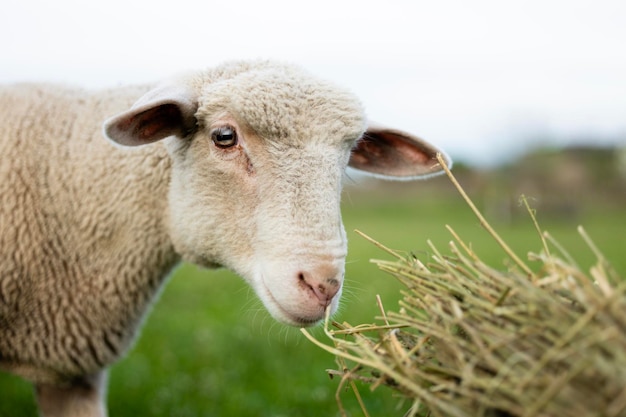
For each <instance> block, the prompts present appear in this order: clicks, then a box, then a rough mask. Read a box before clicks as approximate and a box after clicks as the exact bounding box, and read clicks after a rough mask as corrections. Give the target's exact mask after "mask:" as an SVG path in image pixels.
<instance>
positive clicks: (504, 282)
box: [302, 160, 626, 417]
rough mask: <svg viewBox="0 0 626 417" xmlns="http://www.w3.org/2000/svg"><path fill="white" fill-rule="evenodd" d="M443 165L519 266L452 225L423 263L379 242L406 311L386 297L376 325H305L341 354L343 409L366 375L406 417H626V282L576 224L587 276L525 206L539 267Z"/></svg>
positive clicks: (325, 346) (383, 264)
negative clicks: (501, 263) (589, 257)
mask: <svg viewBox="0 0 626 417" xmlns="http://www.w3.org/2000/svg"><path fill="white" fill-rule="evenodd" d="M440 162H441V163H442V164H443V161H442V160H440ZM447 172H448V175H449V177H450V178H451V180H452V181H453V182H454V183H455V185H456V186H457V188H458V189H459V191H460V192H461V194H462V195H463V197H464V198H465V199H466V201H467V202H468V204H469V205H470V207H471V209H472V210H474V212H475V213H476V214H477V216H478V218H479V220H480V222H481V224H482V225H483V226H484V227H485V228H486V229H487V230H488V231H489V233H490V234H491V235H492V236H493V237H494V238H495V239H496V241H498V243H499V244H500V246H502V248H503V249H504V250H505V252H506V253H507V256H508V258H509V259H510V261H511V262H510V263H511V265H512V266H511V267H510V268H509V269H508V270H501V269H497V268H493V267H491V266H489V265H486V264H485V263H484V262H483V261H481V259H480V258H479V257H478V256H477V255H476V254H475V253H474V252H473V251H472V249H471V248H470V246H469V245H467V244H466V243H465V242H464V241H463V240H462V239H461V237H459V236H458V235H457V234H456V233H455V232H454V231H453V229H451V228H450V227H448V230H449V232H450V233H451V234H452V237H453V241H452V242H451V243H450V247H449V253H448V254H445V255H444V254H442V253H441V252H440V251H439V250H438V248H436V247H435V246H434V245H433V244H432V243H431V242H429V245H430V248H431V250H432V254H433V255H432V258H431V259H429V260H427V261H421V260H420V259H418V258H416V257H414V256H410V257H405V256H401V255H399V254H397V253H395V252H394V251H392V250H389V249H387V248H385V247H384V246H382V245H381V244H379V243H377V242H375V243H376V244H377V245H378V246H380V247H381V248H383V249H385V250H386V251H387V252H389V253H390V254H392V255H393V256H394V257H396V258H397V260H396V261H382V260H377V261H373V262H375V263H376V264H377V265H378V267H379V268H380V269H382V270H383V271H386V272H388V273H390V274H392V275H394V276H395V277H396V278H397V279H399V280H400V281H401V282H402V283H403V284H404V285H405V286H406V289H404V290H403V292H402V295H403V299H402V300H401V301H400V309H399V311H398V312H393V311H389V312H388V311H385V309H384V308H383V305H382V302H380V300H379V306H380V313H381V317H379V318H378V321H379V323H378V324H376V325H358V326H352V325H350V324H348V323H343V324H339V323H335V322H332V323H331V322H330V321H329V320H328V319H327V320H326V325H325V333H326V335H327V336H328V337H329V338H330V340H331V341H332V344H325V343H322V342H320V341H318V340H316V339H315V338H313V337H312V336H311V335H310V334H309V333H308V332H307V331H306V330H304V329H303V330H302V331H303V333H304V334H305V335H306V336H307V338H309V339H310V340H311V341H312V342H314V343H315V344H317V345H318V346H320V347H322V348H323V349H325V350H327V351H329V352H331V353H332V354H334V355H336V357H337V361H338V363H339V364H340V369H339V370H338V371H334V370H330V371H328V372H329V373H330V375H331V376H334V375H338V376H340V377H341V382H340V386H339V388H338V394H337V398H338V401H339V407H340V410H341V412H342V414H343V415H346V414H345V412H344V410H343V407H342V405H341V396H340V394H341V392H342V391H343V389H344V387H345V386H346V384H349V385H351V386H352V388H353V390H354V392H355V394H356V395H357V399H359V401H360V396H359V393H358V390H357V389H356V387H357V385H356V384H355V381H362V382H364V383H366V384H368V385H369V386H370V388H371V389H372V390H373V389H377V388H378V387H379V386H386V387H389V388H391V389H392V390H393V391H392V392H397V393H400V394H402V396H403V397H404V398H405V399H406V400H408V401H409V403H408V405H406V406H405V408H408V411H407V413H406V415H408V416H455V417H465V416H467V417H470V416H471V417H475V416H478V417H481V416H485V417H487V416H489V417H507V416H516V417H517V416H519V417H522V416H524V417H537V416H558V417H568V416H572V417H574V416H575V417H580V416H607V417H608V416H626V296H625V291H626V281H624V280H623V279H622V278H620V277H618V275H617V274H616V273H615V272H614V270H612V269H611V267H610V266H609V264H608V262H607V261H606V260H605V259H604V257H603V256H602V254H601V253H600V251H599V250H598V249H597V248H596V246H595V245H594V244H593V242H592V241H591V239H589V237H588V236H587V234H586V233H585V231H584V230H583V229H582V228H579V232H580V234H581V237H582V238H583V239H584V240H585V241H586V242H587V243H588V245H589V247H590V250H591V251H593V252H594V253H595V255H596V257H597V262H596V264H595V265H594V266H593V267H592V268H591V269H590V271H589V272H588V273H585V272H584V271H582V270H581V269H580V268H579V267H578V266H577V265H576V263H575V262H574V260H573V259H571V257H570V256H569V255H568V254H567V253H566V252H565V251H564V250H563V249H562V248H561V246H560V245H559V244H558V243H557V242H555V241H554V239H552V238H551V237H550V236H549V235H548V234H547V233H545V232H542V231H541V230H540V229H539V226H538V225H537V224H536V221H535V218H534V215H533V213H532V211H531V210H530V209H529V213H530V214H531V218H532V219H533V221H535V226H536V228H537V230H538V232H539V235H540V237H541V241H542V243H543V248H542V251H541V252H540V253H531V254H529V260H531V261H536V262H538V263H539V264H540V268H538V269H537V270H536V271H533V270H532V269H531V268H530V267H529V266H528V265H527V264H526V263H525V262H524V261H522V260H521V259H520V258H518V257H517V256H516V255H515V254H514V253H513V251H511V250H510V248H509V247H508V246H507V245H506V242H504V241H503V240H502V239H501V238H500V237H499V236H498V234H497V233H496V232H495V231H494V230H493V229H492V228H491V226H490V225H489V224H488V223H487V222H486V220H485V219H484V218H483V217H482V215H480V213H479V212H478V210H476V208H475V207H474V205H473V204H472V203H471V201H470V200H469V198H468V197H467V196H466V195H465V193H464V192H463V190H462V189H461V187H460V186H459V185H458V183H457V182H456V180H455V179H454V177H453V176H452V174H451V173H450V172H449V171H447ZM331 324H332V325H333V328H332V329H331ZM361 406H362V409H363V413H364V414H365V415H366V416H367V415H368V413H367V409H366V408H365V406H364V405H363V404H362V402H361Z"/></svg>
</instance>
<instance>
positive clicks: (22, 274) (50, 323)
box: [0, 62, 433, 416]
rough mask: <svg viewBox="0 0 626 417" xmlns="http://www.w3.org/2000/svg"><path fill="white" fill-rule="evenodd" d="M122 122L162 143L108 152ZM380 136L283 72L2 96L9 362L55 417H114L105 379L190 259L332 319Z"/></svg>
mask: <svg viewBox="0 0 626 417" xmlns="http://www.w3.org/2000/svg"><path fill="white" fill-rule="evenodd" d="M146 93H147V94H146ZM144 94H145V95H144ZM142 95H143V98H142V99H141V100H140V101H139V102H137V104H135V105H134V106H133V103H135V102H136V101H137V99H138V98H139V97H141V96H142ZM131 106H133V107H131ZM129 108H130V110H128V109H129ZM114 114H120V115H119V116H117V117H116V118H113V119H111V120H109V122H108V123H107V127H106V130H107V132H108V135H109V136H110V137H111V138H112V139H113V140H115V141H117V142H119V143H121V144H125V145H141V144H149V143H150V144H149V146H138V147H136V148H133V149H128V148H123V147H116V146H112V145H111V144H110V143H109V142H107V141H106V140H105V139H104V138H103V135H102V130H101V125H102V121H103V120H105V119H107V118H108V117H110V116H111V115H114ZM224 129H226V130H224ZM229 129H230V130H229ZM364 129H365V119H364V116H363V112H362V109H361V106H360V104H359V103H358V101H357V100H356V99H355V98H354V97H353V96H352V95H350V94H349V93H347V92H345V91H343V90H340V89H337V88H335V87H333V86H331V85H329V84H327V83H325V82H322V81H318V80H316V79H314V78H311V77H310V76H308V75H307V74H305V73H303V72H302V71H300V70H298V69H294V68H292V67H289V66H284V65H279V64H272V63H267V62H253V63H234V64H229V65H226V66H223V67H220V68H217V69H214V70H210V71H206V72H202V73H197V74H194V75H191V76H187V77H184V78H181V79H179V80H177V81H174V82H172V83H170V84H168V85H166V86H164V87H159V88H154V89H153V88H152V87H149V86H146V87H132V88H128V87H127V88H123V89H118V90H110V91H106V92H99V93H88V92H84V91H81V90H71V89H64V88H59V87H55V86H42V85H17V86H11V87H4V88H2V89H0V148H1V149H2V155H1V156H0V368H2V369H5V370H8V371H9V372H13V373H16V374H18V375H21V376H23V377H25V378H26V379H28V380H30V381H32V382H33V383H35V385H36V387H37V394H38V400H39V403H40V406H41V408H42V412H43V413H44V414H45V415H59V416H92V415H103V414H105V411H104V407H103V406H102V398H101V397H102V392H103V385H104V384H103V380H104V377H103V376H104V373H103V372H104V370H105V369H106V367H107V366H108V365H110V364H111V363H112V362H113V361H115V360H116V359H117V358H118V357H119V356H120V355H121V354H122V353H123V352H124V350H125V349H127V347H128V346H129V344H130V342H131V341H132V339H133V336H134V334H135V333H136V330H137V327H138V325H139V323H140V321H141V319H142V317H143V315H144V314H145V311H146V309H147V307H148V306H149V304H150V302H151V300H152V299H153V297H154V295H155V293H156V292H157V291H158V290H159V288H160V286H161V285H162V283H163V281H164V279H165V277H166V276H167V275H168V273H169V272H170V271H171V269H172V268H173V267H174V266H175V265H176V263H177V262H178V261H179V260H180V258H181V257H182V258H183V259H186V260H189V261H192V262H195V263H198V264H201V265H205V266H208V267H213V266H220V265H222V266H226V267H229V268H230V269H232V270H234V271H236V272H238V273H239V274H240V275H242V276H243V277H244V278H245V279H246V280H247V281H248V282H250V284H251V285H252V286H253V287H254V289H255V290H256V292H257V294H258V295H259V296H260V298H261V299H262V300H263V302H264V303H265V305H266V306H267V307H268V309H269V311H270V312H271V313H272V314H273V315H274V316H275V317H276V318H278V319H279V320H281V321H284V322H286V323H288V324H293V325H310V324H312V323H314V322H316V321H317V320H319V319H320V318H321V317H322V314H323V311H324V309H325V308H326V307H327V306H328V305H330V306H331V308H333V309H334V308H336V304H337V299H338V297H339V293H340V286H341V280H342V278H343V262H344V259H345V247H346V245H345V234H344V232H343V228H342V225H341V217H340V214H339V193H340V188H341V185H340V182H341V176H342V172H343V170H344V168H345V166H346V164H347V163H348V158H349V155H350V148H351V147H352V146H353V145H354V143H355V141H356V139H357V138H358V137H359V136H360V135H361V133H362V131H363V130H364ZM232 131H234V132H236V134H237V141H236V143H229V142H228V140H229V139H231V137H230V136H229V134H230V132H232ZM216 132H217V133H216ZM372 137H374V136H372ZM161 139H164V140H161ZM151 142H154V143H151ZM368 146H369V145H368ZM366 148H367V147H366ZM371 150H372V149H364V150H363V151H355V152H354V154H353V155H355V156H353V162H354V163H353V164H352V165H355V166H357V167H358V168H360V169H366V170H367V169H368V168H367V167H368V166H369V164H370V162H371V161H370V157H371V155H370V153H372V152H369V151H371ZM373 154H376V152H373ZM432 156H433V155H432V152H431V155H430V157H431V158H432ZM407 158H408V159H407V162H405V165H407V164H409V165H410V163H413V162H416V161H417V162H420V163H421V164H422V165H428V166H429V167H428V169H431V168H432V165H433V163H432V160H430V159H428V158H426V159H425V160H419V159H420V158H422V157H421V156H415V155H410V156H409V157H407ZM405 168H406V167H405ZM373 170H374V171H375V172H377V173H379V174H380V173H386V172H387V170H388V168H386V167H382V168H381V167H378V168H375V169H373ZM420 173H423V172H412V173H409V174H408V175H416V174H418V175H419V174H420ZM391 175H394V173H393V172H391ZM400 175H407V174H405V173H401V174H400Z"/></svg>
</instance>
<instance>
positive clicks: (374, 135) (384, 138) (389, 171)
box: [349, 126, 452, 180]
mask: <svg viewBox="0 0 626 417" xmlns="http://www.w3.org/2000/svg"><path fill="white" fill-rule="evenodd" d="M438 153H440V154H441V155H442V156H443V158H444V160H445V161H446V164H447V165H448V166H452V162H451V160H450V158H449V157H448V156H447V155H446V154H445V153H444V152H442V151H441V150H439V149H437V148H435V147H434V146H432V145H431V144H429V143H427V142H425V141H423V140H422V139H419V138H417V137H415V136H413V135H411V134H409V133H406V132H402V131H400V130H395V129H388V128H385V127H381V126H370V127H369V128H368V129H367V131H366V132H365V133H364V134H363V136H362V137H361V139H359V140H358V141H357V143H356V146H355V147H354V149H353V150H352V154H351V155H350V162H349V165H350V166H351V167H352V168H354V169H357V170H359V171H363V172H365V173H367V174H369V175H372V176H375V177H381V178H387V179H395V180H413V179H420V178H428V177H430V176H433V175H439V174H441V173H443V169H442V167H441V165H440V164H439V162H438V161H437V154H438Z"/></svg>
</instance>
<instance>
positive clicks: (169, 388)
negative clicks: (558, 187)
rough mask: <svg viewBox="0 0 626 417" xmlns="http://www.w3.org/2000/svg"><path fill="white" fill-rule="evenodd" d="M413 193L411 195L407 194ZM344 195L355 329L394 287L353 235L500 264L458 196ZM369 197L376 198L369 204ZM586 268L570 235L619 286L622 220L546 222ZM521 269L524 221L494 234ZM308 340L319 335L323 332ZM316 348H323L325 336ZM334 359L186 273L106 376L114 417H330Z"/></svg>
mask: <svg viewBox="0 0 626 417" xmlns="http://www.w3.org/2000/svg"><path fill="white" fill-rule="evenodd" d="M412 190H415V188H412ZM367 194H368V193H364V192H357V191H354V190H352V191H349V192H348V194H347V195H346V197H345V199H344V222H345V225H346V230H347V231H348V236H349V238H350V252H349V255H348V261H347V266H346V283H345V292H344V298H343V302H342V307H341V309H340V312H339V314H338V315H337V316H336V317H335V318H336V319H337V320H338V321H348V322H350V323H352V324H357V323H365V322H371V321H372V320H373V318H374V317H375V316H376V315H377V311H378V310H377V306H376V301H375V295H376V294H380V295H381V297H382V298H383V301H384V304H385V307H386V308H387V309H394V308H395V306H396V301H397V300H398V299H399V298H400V294H399V289H400V287H401V286H400V284H398V283H397V282H396V281H395V280H394V278H392V277H390V276H387V275H385V274H383V273H382V272H380V271H378V270H377V269H376V267H375V266H373V265H372V264H370V263H369V262H368V261H369V259H370V258H388V256H387V255H386V254H385V253H383V252H382V251H380V250H379V249H377V248H376V247H374V246H373V245H372V244H370V243H368V242H366V241H365V240H364V239H362V238H361V237H359V236H358V235H356V234H355V233H354V232H353V230H354V229H359V230H361V231H363V232H364V233H366V234H368V235H370V236H372V237H374V238H375V239H377V240H378V241H380V242H382V243H384V244H385V245H387V246H389V247H391V248H394V249H396V250H399V251H408V252H410V251H412V252H422V251H427V248H428V245H427V243H426V239H431V240H432V241H433V242H434V243H435V244H436V245H437V246H440V245H445V244H446V243H447V242H448V241H449V240H450V236H449V235H448V232H447V231H446V229H445V227H444V226H445V224H449V225H451V226H452V227H453V228H454V229H455V231H456V232H457V233H458V234H459V235H461V237H463V239H464V240H466V241H468V242H471V243H472V245H473V247H474V249H475V250H476V251H477V252H478V253H479V254H480V256H481V257H482V258H483V259H484V260H485V262H487V263H498V262H500V263H501V260H502V259H504V255H503V253H502V251H501V249H500V248H499V247H497V245H496V244H495V243H493V242H492V241H491V240H490V238H489V237H488V235H487V234H486V233H485V232H484V231H483V230H482V229H481V227H480V225H479V224H478V221H477V220H476V219H475V218H474V217H473V215H472V214H471V212H470V210H469V209H468V208H467V207H466V206H465V204H464V203H463V202H462V200H461V198H460V197H458V196H456V195H455V196H453V197H445V198H438V199H436V200H435V199H432V198H429V196H428V195H424V194H423V193H422V194H420V193H419V192H415V191H411V193H410V195H407V193H405V194H404V195H403V196H401V197H395V198H394V197H390V196H389V195H387V194H380V195H378V194H376V193H374V194H373V195H367ZM370 194H371V193H370ZM538 220H539V222H540V223H541V225H542V227H543V228H544V229H546V230H548V231H550V232H551V233H552V234H553V235H554V236H555V237H556V238H557V239H558V240H559V241H560V242H561V243H562V244H563V245H564V246H566V247H567V248H568V249H569V250H570V252H571V253H572V254H573V255H574V256H575V257H576V259H577V260H578V261H579V262H580V264H581V265H583V266H585V267H586V266H589V265H591V263H592V260H593V257H592V255H591V254H590V252H589V251H588V249H587V248H586V246H585V244H584V242H583V241H582V239H580V237H579V236H578V234H577V232H576V226H577V225H578V224H583V225H584V226H585V228H586V230H587V231H588V233H589V234H590V235H591V236H592V237H593V238H594V239H595V241H596V243H597V244H598V246H600V248H601V249H602V251H603V252H604V254H605V255H606V257H607V258H608V259H609V260H610V261H612V262H613V264H614V266H615V267H616V269H617V270H618V271H619V272H620V273H621V274H622V275H624V272H626V258H625V257H624V256H623V254H624V245H625V244H626V238H625V237H624V235H625V233H624V224H626V223H625V222H626V212H625V211H624V210H623V208H609V207H592V208H590V209H585V210H583V211H582V214H581V216H580V217H579V218H577V219H576V220H575V221H572V220H568V219H567V218H566V219H559V218H555V217H552V218H546V219H542V213H541V212H540V213H538ZM492 225H493V226H494V227H496V228H497V230H498V232H499V233H501V234H502V236H503V238H504V239H505V240H506V241H507V242H508V243H509V244H510V245H511V246H512V248H513V249H515V250H516V251H517V252H518V254H519V255H520V256H522V257H524V258H525V257H526V253H527V252H528V251H538V250H539V249H540V242H539V239H538V237H537V234H536V232H535V230H534V229H533V227H532V224H531V222H530V220H529V219H528V218H524V217H522V218H516V219H515V220H514V221H513V222H511V223H506V224H505V223H502V224H498V222H492ZM314 334H316V335H318V336H319V335H321V329H315V330H314ZM322 337H323V336H322ZM328 368H336V364H335V363H334V359H333V357H332V356H331V355H330V354H328V353H326V352H324V351H322V350H320V349H319V348H317V347H316V346H314V345H313V344H311V343H310V342H308V341H307V340H305V339H304V337H303V336H302V335H301V334H300V332H299V331H298V330H297V329H291V328H286V327H284V326H282V325H279V324H276V323H275V322H274V321H273V320H272V319H271V318H269V316H268V314H267V313H266V312H265V310H264V309H263V307H262V306H261V304H260V302H259V301H257V300H256V297H255V296H254V294H253V293H252V291H251V290H249V289H248V287H247V286H246V284H245V283H244V282H243V281H242V280H241V279H240V278H238V277H236V276H234V275H232V274H230V273H228V272H226V271H218V272H215V271H204V270H201V269H199V268H196V267H194V266H191V265H183V266H182V267H181V268H180V269H179V270H178V271H177V273H176V274H175V275H174V277H173V278H172V280H171V282H170V283H169V284H168V286H167V287H166V288H165V290H164V291H163V294H162V296H161V298H160V300H159V301H158V303H157V304H156V305H155V308H154V310H153V311H152V313H151V314H150V316H149V317H148V319H147V321H146V323H145V326H144V328H143V332H142V335H141V337H140V338H139V340H138V342H137V344H136V345H135V347H134V348H133V349H132V350H131V352H130V354H129V355H127V356H126V357H125V358H124V359H123V360H121V361H120V362H119V363H118V364H116V365H115V366H114V367H113V369H112V371H111V376H110V388H109V396H108V406H109V412H110V415H111V416H116V417H123V416H137V415H141V416H181V417H182V416H231V415H232V416H234V415H237V416H274V417H277V416H336V415H339V413H338V409H337V406H336V403H335V399H334V395H335V390H336V388H337V385H338V381H337V380H336V379H335V380H331V379H330V378H329V377H328V375H327V374H326V372H325V370H326V369H328ZM361 395H362V396H363V397H364V401H365V402H366V403H367V408H368V411H369V412H370V413H371V414H372V416H390V415H397V416H401V415H403V413H404V409H402V408H397V406H398V401H399V400H398V399H397V398H394V397H392V396H391V395H390V392H388V391H386V390H385V388H379V389H378V390H376V391H374V392H373V393H372V392H369V388H367V387H362V389H361ZM342 399H343V401H344V405H345V406H346V407H347V409H348V411H349V413H350V414H351V415H354V416H359V415H362V414H361V412H360V409H359V407H358V405H357V403H356V401H355V400H354V396H353V395H352V393H350V392H344V393H343V395H342ZM4 416H26V417H28V416H36V410H35V408H34V400H33V396H32V390H31V388H30V386H29V385H28V384H27V383H25V382H24V381H22V380H20V379H19V378H16V377H13V376H10V375H7V374H0V417H4Z"/></svg>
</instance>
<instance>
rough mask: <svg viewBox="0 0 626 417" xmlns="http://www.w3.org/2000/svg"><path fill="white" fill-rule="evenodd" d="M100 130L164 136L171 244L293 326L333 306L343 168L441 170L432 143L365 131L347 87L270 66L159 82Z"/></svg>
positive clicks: (122, 139)
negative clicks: (238, 281) (237, 279)
mask: <svg viewBox="0 0 626 417" xmlns="http://www.w3.org/2000/svg"><path fill="white" fill-rule="evenodd" d="M105 130H106V133H107V136H108V137H109V138H111V139H112V140H114V141H115V142H118V143H120V144H123V145H132V146H134V145H143V144H147V143H151V142H154V141H157V140H161V139H164V143H165V145H166V146H167V148H168V151H169V153H170V155H171V157H172V166H173V169H172V178H171V184H170V195H169V203H170V204H169V224H170V234H171V237H172V240H173V242H174V245H175V247H176V250H177V251H178V252H179V253H180V254H181V255H182V256H183V258H184V259H186V260H188V261H191V262H194V263H197V264H201V265H205V266H225V267H228V268H230V269H232V270H234V271H236V272H237V273H239V274H240V275H242V276H243V277H244V278H245V279H246V280H247V281H248V282H249V283H250V284H251V286H252V287H253V288H254V289H255V291H256V293H257V294H258V296H259V297H260V298H261V300H262V301H263V303H264V304H265V306H266V307H267V309H268V310H269V311H270V313H271V314H272V315H273V316H274V317H275V318H276V319H278V320H280V321H282V322H285V323H288V324H291V325H296V326H307V325H312V324H314V323H316V322H318V321H319V320H320V319H322V318H323V316H324V312H325V309H326V308H327V307H330V309H331V312H332V311H335V309H336V308H337V305H338V299H339V295H340V293H341V286H342V282H343V275H344V262H345V257H346V248H347V245H346V235H345V232H344V229H343V225H342V221H341V212H340V207H339V202H340V194H341V184H342V179H343V176H344V175H345V174H344V172H345V169H346V167H347V166H348V165H351V166H353V167H354V168H356V169H358V170H361V171H364V172H369V173H372V174H374V175H380V176H389V177H399V178H417V177H423V176H427V175H430V174H434V173H437V172H438V171H439V170H440V168H439V167H438V166H437V162H436V159H435V154H436V152H437V150H436V149H434V148H432V147H431V146H429V145H427V144H425V143H423V142H422V141H420V140H418V139H416V138H414V137H412V136H410V135H407V134H405V133H402V132H398V131H391V130H387V129H382V128H373V127H370V128H369V129H368V127H367V122H366V119H365V116H364V113H363V109H362V107H361V104H360V103H359V101H358V100H357V99H356V98H355V97H354V96H353V95H352V94H350V93H348V92H346V91H344V90H342V89H340V88H337V87H335V86H334V85H331V84H329V83H327V82H325V81H321V80H318V79H316V78H313V77H311V76H309V75H308V74H306V73H304V72H303V71H302V70H300V69H297V68H294V67H291V66H285V65H277V64H272V63H239V64H234V65H230V66H226V67H224V68H221V69H218V70H215V71H212V72H208V73H204V74H199V75H195V76H193V77H189V78H186V79H185V80H183V81H181V82H179V83H173V84H170V85H167V86H163V87H160V88H157V89H155V90H153V91H151V92H150V93H148V94H146V95H145V96H144V97H143V98H142V99H140V100H139V101H138V102H137V103H136V104H135V105H134V106H133V107H132V108H131V109H130V110H128V111H127V112H124V113H122V114H120V115H118V116H116V117H114V118H112V119H110V120H108V121H107V122H106V125H105ZM364 132H365V134H364Z"/></svg>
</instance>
